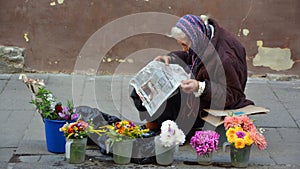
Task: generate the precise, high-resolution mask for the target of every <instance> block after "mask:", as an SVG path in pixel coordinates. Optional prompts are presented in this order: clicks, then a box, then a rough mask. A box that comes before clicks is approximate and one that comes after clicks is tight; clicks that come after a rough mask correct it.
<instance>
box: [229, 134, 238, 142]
mask: <svg viewBox="0 0 300 169" xmlns="http://www.w3.org/2000/svg"><path fill="white" fill-rule="evenodd" d="M236 139H237V136H236V134H235V133H234V134H231V135H229V136H227V140H228V142H229V143H234V142H235V140H236Z"/></svg>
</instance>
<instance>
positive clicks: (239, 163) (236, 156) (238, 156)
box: [230, 144, 251, 168]
mask: <svg viewBox="0 0 300 169" xmlns="http://www.w3.org/2000/svg"><path fill="white" fill-rule="evenodd" d="M250 151H251V146H245V148H241V149H237V148H235V147H234V145H232V144H231V145H230V159H231V164H232V166H234V167H238V168H244V167H247V166H248V162H249V157H250Z"/></svg>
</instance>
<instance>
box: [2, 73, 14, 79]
mask: <svg viewBox="0 0 300 169" xmlns="http://www.w3.org/2000/svg"><path fill="white" fill-rule="evenodd" d="M11 76H12V75H11V74H0V80H9V79H10V78H11Z"/></svg>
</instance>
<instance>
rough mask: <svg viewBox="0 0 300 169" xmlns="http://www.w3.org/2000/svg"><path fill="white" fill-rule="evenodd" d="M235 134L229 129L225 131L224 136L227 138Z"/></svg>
mask: <svg viewBox="0 0 300 169" xmlns="http://www.w3.org/2000/svg"><path fill="white" fill-rule="evenodd" d="M232 134H235V129H234V128H229V129H228V130H227V131H226V136H227V137H229V136H230V135H232Z"/></svg>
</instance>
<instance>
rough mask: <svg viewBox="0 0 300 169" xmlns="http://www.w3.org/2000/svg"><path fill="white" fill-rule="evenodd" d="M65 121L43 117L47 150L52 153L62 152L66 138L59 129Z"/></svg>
mask: <svg viewBox="0 0 300 169" xmlns="http://www.w3.org/2000/svg"><path fill="white" fill-rule="evenodd" d="M65 123H66V121H64V120H49V119H44V124H45V134H46V144H47V150H48V151H49V152H52V153H64V152H65V144H66V138H65V136H64V133H63V132H60V131H59V128H61V127H62V126H63V125H64V124H65Z"/></svg>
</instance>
